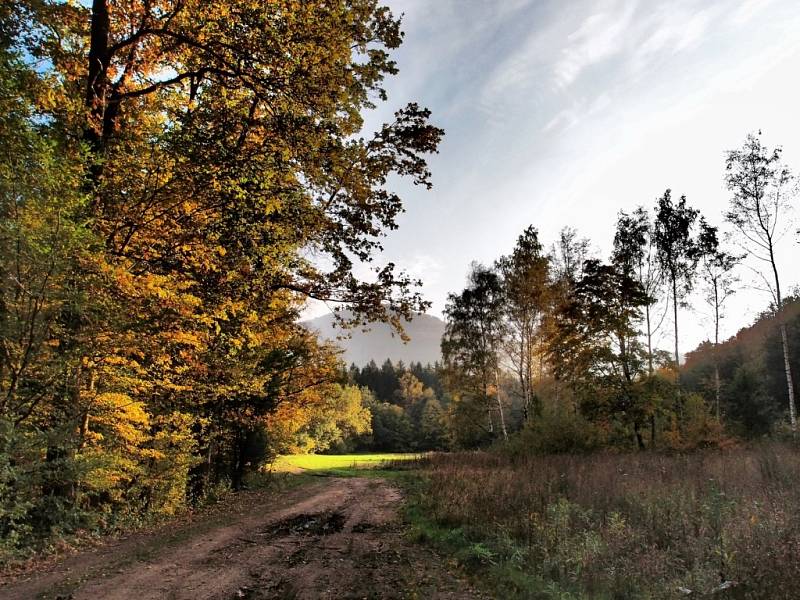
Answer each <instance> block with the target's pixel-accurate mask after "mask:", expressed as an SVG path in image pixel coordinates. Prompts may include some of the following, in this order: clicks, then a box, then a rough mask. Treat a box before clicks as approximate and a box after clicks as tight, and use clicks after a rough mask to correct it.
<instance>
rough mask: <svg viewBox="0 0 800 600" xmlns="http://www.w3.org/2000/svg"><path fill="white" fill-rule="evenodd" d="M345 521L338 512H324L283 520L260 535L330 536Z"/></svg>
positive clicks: (263, 530) (345, 518) (338, 530)
mask: <svg viewBox="0 0 800 600" xmlns="http://www.w3.org/2000/svg"><path fill="white" fill-rule="evenodd" d="M346 520H347V517H345V516H344V515H343V514H341V513H338V512H324V513H320V514H317V515H297V516H296V517H291V518H290V519H284V520H283V521H279V522H277V523H275V524H274V525H270V526H269V527H267V528H265V529H262V530H261V534H262V535H267V536H270V537H278V536H285V535H331V534H332V533H339V532H340V531H341V530H342V528H343V527H344V523H345V521H346Z"/></svg>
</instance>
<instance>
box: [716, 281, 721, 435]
mask: <svg viewBox="0 0 800 600" xmlns="http://www.w3.org/2000/svg"><path fill="white" fill-rule="evenodd" d="M714 398H715V400H716V412H717V423H719V422H720V421H721V417H720V408H719V404H720V398H721V393H720V381H719V287H718V285H717V280H716V279H714Z"/></svg>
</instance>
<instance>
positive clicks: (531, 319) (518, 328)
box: [496, 226, 549, 420]
mask: <svg viewBox="0 0 800 600" xmlns="http://www.w3.org/2000/svg"><path fill="white" fill-rule="evenodd" d="M496 266H497V270H498V272H499V273H500V274H501V276H502V278H503V286H504V288H505V290H504V296H505V318H506V321H507V326H506V328H505V330H506V336H505V343H504V345H503V349H504V352H505V354H506V355H507V356H508V357H509V359H510V360H511V362H512V365H513V369H514V372H515V373H516V375H517V378H518V380H519V386H520V391H521V394H522V399H523V418H524V419H525V420H527V419H528V418H529V416H530V412H531V410H533V412H536V413H538V412H540V410H541V406H538V404H534V402H535V398H536V395H535V392H534V389H533V381H534V376H533V373H534V365H535V360H536V357H537V355H539V354H541V346H542V340H541V337H542V336H541V327H540V326H541V321H542V319H543V317H544V314H545V312H546V310H547V308H548V301H549V300H548V284H549V261H548V259H547V257H546V256H544V255H543V254H542V245H541V244H540V243H539V234H538V232H537V231H536V229H535V228H534V227H533V226H529V227H528V228H527V229H525V231H524V232H523V233H522V235H520V236H519V238H518V239H517V245H516V247H515V248H514V251H513V252H512V253H511V255H509V256H504V257H502V258H500V259H499V260H498V261H497V265H496Z"/></svg>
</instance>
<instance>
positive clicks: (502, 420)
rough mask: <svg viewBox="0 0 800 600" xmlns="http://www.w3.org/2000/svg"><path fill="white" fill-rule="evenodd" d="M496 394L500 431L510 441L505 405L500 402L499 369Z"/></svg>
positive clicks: (495, 376) (496, 379)
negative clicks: (504, 413)
mask: <svg viewBox="0 0 800 600" xmlns="http://www.w3.org/2000/svg"><path fill="white" fill-rule="evenodd" d="M494 386H495V394H496V396H497V410H498V411H500V429H501V431H502V432H503V439H504V440H506V441H508V431H507V430H506V418H505V416H504V415H503V403H502V402H500V374H499V373H498V371H497V369H495V372H494Z"/></svg>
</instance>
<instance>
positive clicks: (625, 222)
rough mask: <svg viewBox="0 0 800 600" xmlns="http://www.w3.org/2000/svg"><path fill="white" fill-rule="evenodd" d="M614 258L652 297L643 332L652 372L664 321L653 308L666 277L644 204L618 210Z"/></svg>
mask: <svg viewBox="0 0 800 600" xmlns="http://www.w3.org/2000/svg"><path fill="white" fill-rule="evenodd" d="M612 261H613V262H614V263H616V264H618V265H620V266H621V267H623V268H624V270H625V271H626V273H628V274H629V275H630V276H631V277H632V278H633V279H635V280H636V281H638V282H639V285H640V286H641V287H642V291H643V292H644V293H645V295H646V296H647V297H648V298H650V301H649V302H647V303H645V305H644V317H645V318H644V324H645V331H644V333H645V337H646V339H647V373H648V375H650V376H652V375H653V371H654V369H653V336H654V335H655V333H656V331H657V330H658V329H659V327H660V326H661V324H660V323H659V324H658V325H655V324H654V321H653V315H652V314H651V310H652V308H653V306H654V305H655V304H656V303H657V301H658V297H659V293H660V289H661V286H662V283H663V278H662V273H661V270H660V269H659V264H658V260H657V256H656V248H655V240H654V235H653V223H652V222H651V220H650V216H649V215H648V213H647V210H646V209H645V208H644V207H642V206H639V207H637V208H636V210H634V211H633V212H632V213H631V214H627V213H625V212H624V211H622V212H620V213H619V218H618V219H617V231H616V233H615V234H614V251H613V254H612Z"/></svg>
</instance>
